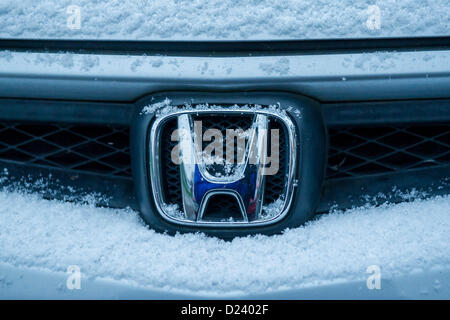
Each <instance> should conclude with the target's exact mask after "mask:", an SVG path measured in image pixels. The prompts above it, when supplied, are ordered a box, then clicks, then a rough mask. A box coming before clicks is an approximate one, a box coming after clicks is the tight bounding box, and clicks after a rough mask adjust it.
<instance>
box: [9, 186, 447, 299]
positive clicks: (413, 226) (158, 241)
mask: <svg viewBox="0 0 450 320" xmlns="http://www.w3.org/2000/svg"><path fill="white" fill-rule="evenodd" d="M0 204H1V206H0V264H2V265H5V264H6V265H8V266H12V267H13V268H19V269H20V268H32V269H33V270H43V271H46V272H59V273H65V272H66V270H67V267H68V266H69V265H77V266H79V267H80V269H81V272H82V274H83V277H85V278H86V279H88V280H96V279H97V280H99V279H109V280H114V281H117V282H119V283H123V284H127V285H129V286H132V287H134V288H147V289H152V290H163V291H164V292H184V293H191V294H204V295H208V296H210V297H211V296H227V295H239V294H259V293H275V292H279V291H280V290H294V289H298V288H308V287H313V286H317V285H330V284H333V283H339V282H350V281H357V280H363V281H365V279H366V278H367V276H368V275H367V274H366V269H367V267H368V266H370V265H378V266H380V268H381V271H382V279H383V280H389V279H393V278H397V279H398V278H399V277H401V276H404V275H408V274H418V273H419V274H420V273H421V272H427V271H429V270H431V271H432V272H437V271H436V270H440V269H447V270H448V269H449V267H450V245H449V244H450V233H449V232H448V230H450V196H449V195H447V196H440V197H434V198H429V199H416V200H410V201H409V202H404V203H400V204H396V205H393V204H385V205H382V206H379V207H370V206H367V207H363V208H354V209H351V210H347V211H345V212H333V213H331V214H328V215H321V216H320V217H318V218H317V219H316V220H314V221H312V222H310V223H308V224H307V225H305V226H304V227H300V228H297V229H291V230H286V231H285V232H284V233H283V234H281V235H275V236H262V235H259V236H251V237H243V238H236V239H234V240H233V241H223V240H219V239H217V238H211V237H206V236H205V235H202V234H183V235H176V236H169V235H165V234H158V233H156V232H154V231H153V230H151V229H149V228H148V227H147V226H146V225H145V224H144V223H143V222H142V220H141V219H140V218H139V216H138V214H137V213H136V212H135V211H132V210H130V209H120V210H119V209H109V208H99V207H96V206H95V205H94V204H93V203H91V204H79V203H68V202H60V201H49V200H44V199H42V198H41V197H40V196H38V195H37V194H27V193H25V192H23V191H7V190H4V191H1V192H0ZM0 270H5V269H4V268H3V269H0ZM3 278H4V279H5V280H4V281H3V282H5V283H6V282H7V281H12V280H8V279H10V278H9V277H8V274H7V273H5V274H3V277H2V279H3ZM444 280H445V279H444ZM17 281H19V280H17ZM433 281H434V280H433ZM441 281H443V280H442V279H441ZM5 285H7V284H5ZM41 286H42V285H41ZM22 291H23V289H22Z"/></svg>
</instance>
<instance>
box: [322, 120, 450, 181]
mask: <svg viewBox="0 0 450 320" xmlns="http://www.w3.org/2000/svg"><path fill="white" fill-rule="evenodd" d="M328 152H329V154H328V166H327V178H328V179H333V178H344V177H356V176H363V175H371V174H378V173H389V172H401V171H407V170H410V169H416V168H423V167H432V166H442V165H448V164H450V124H448V123H446V124H439V125H429V126H425V125H415V126H383V127H381V126H380V127H350V128H331V129H329V149H328Z"/></svg>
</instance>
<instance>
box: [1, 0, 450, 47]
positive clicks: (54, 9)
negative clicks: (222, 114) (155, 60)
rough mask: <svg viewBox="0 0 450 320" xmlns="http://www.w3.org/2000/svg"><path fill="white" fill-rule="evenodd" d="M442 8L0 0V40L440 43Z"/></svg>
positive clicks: (364, 0)
mask: <svg viewBox="0 0 450 320" xmlns="http://www.w3.org/2000/svg"><path fill="white" fill-rule="evenodd" d="M449 6H450V5H449V2H448V0H397V1H393V0H380V1H373V0H361V1H354V0H323V1H317V0H250V1H247V0H246V1H243V0H211V1H205V0H160V1H147V0H127V1H123V0H105V1H94V0H40V1H35V0H22V1H16V0H0V37H2V38H65V39H69V38H78V39H87V38H90V39H130V40H131V39H136V40H144V39H146V40H149V39H152V40H155V39H182V40H193V39H195V40H205V39H209V40H215V39H229V40H237V39H241V40H245V39H309V38H346V37H392V36H399V37H403V36H430V35H448V34H449V30H450V8H449ZM78 12H79V15H78ZM78 17H79V20H77V19H78Z"/></svg>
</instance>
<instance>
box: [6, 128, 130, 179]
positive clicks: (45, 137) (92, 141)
mask: <svg viewBox="0 0 450 320" xmlns="http://www.w3.org/2000/svg"><path fill="white" fill-rule="evenodd" d="M128 131H129V128H128V127H114V126H91V125H71V124H56V123H54V124H38V123H12V122H0V160H8V161H14V162H15V163H20V164H26V165H40V166H45V167H50V168H60V169H64V170H73V171H79V172H89V173H95V174H103V175H111V176H125V177H129V176H131V166H130V149H129V132H128Z"/></svg>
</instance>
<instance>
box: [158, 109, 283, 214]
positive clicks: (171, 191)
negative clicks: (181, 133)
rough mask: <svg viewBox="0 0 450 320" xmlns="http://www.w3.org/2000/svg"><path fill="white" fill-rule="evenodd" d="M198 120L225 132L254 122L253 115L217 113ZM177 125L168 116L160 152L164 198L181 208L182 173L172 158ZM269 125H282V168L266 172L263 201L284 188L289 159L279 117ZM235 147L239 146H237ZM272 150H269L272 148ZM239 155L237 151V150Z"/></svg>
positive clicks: (207, 126)
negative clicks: (274, 171)
mask: <svg viewBox="0 0 450 320" xmlns="http://www.w3.org/2000/svg"><path fill="white" fill-rule="evenodd" d="M196 120H202V126H203V130H204V131H206V130H207V129H210V128H215V129H219V130H220V131H222V134H223V135H224V136H225V133H226V129H238V128H241V129H243V130H246V129H248V128H250V126H251V121H252V118H251V117H243V116H229V115H227V116H226V117H224V116H217V117H211V116H208V117H199V118H196ZM176 127H177V123H176V120H175V119H173V120H169V121H168V122H167V123H166V124H165V125H164V128H163V130H162V134H161V136H162V141H161V152H162V154H163V156H162V158H163V160H162V164H161V169H162V172H163V176H164V179H163V190H164V193H165V197H166V199H165V201H166V202H168V203H176V204H178V205H179V206H180V208H182V198H181V185H180V176H179V167H178V166H177V165H175V164H173V163H172V160H171V158H170V153H171V150H172V149H173V148H174V147H175V145H176V144H177V142H174V141H171V139H170V137H171V134H172V132H173V130H175V129H176ZM270 129H279V132H280V139H279V150H280V168H279V170H278V173H277V174H276V175H269V176H266V179H265V181H266V185H265V193H264V204H269V203H272V202H274V201H276V200H277V199H278V198H279V197H280V195H281V194H282V193H283V192H284V187H285V183H286V161H287V152H288V150H287V141H286V139H287V134H286V132H285V128H284V126H283V125H282V124H281V123H279V122H278V121H276V120H274V119H271V121H270ZM235 151H236V150H235ZM269 151H270V150H269ZM235 156H236V154H235ZM223 205H224V206H229V208H228V207H227V209H228V210H229V211H230V212H231V211H232V210H234V209H235V204H234V203H233V202H230V201H228V202H223Z"/></svg>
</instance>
